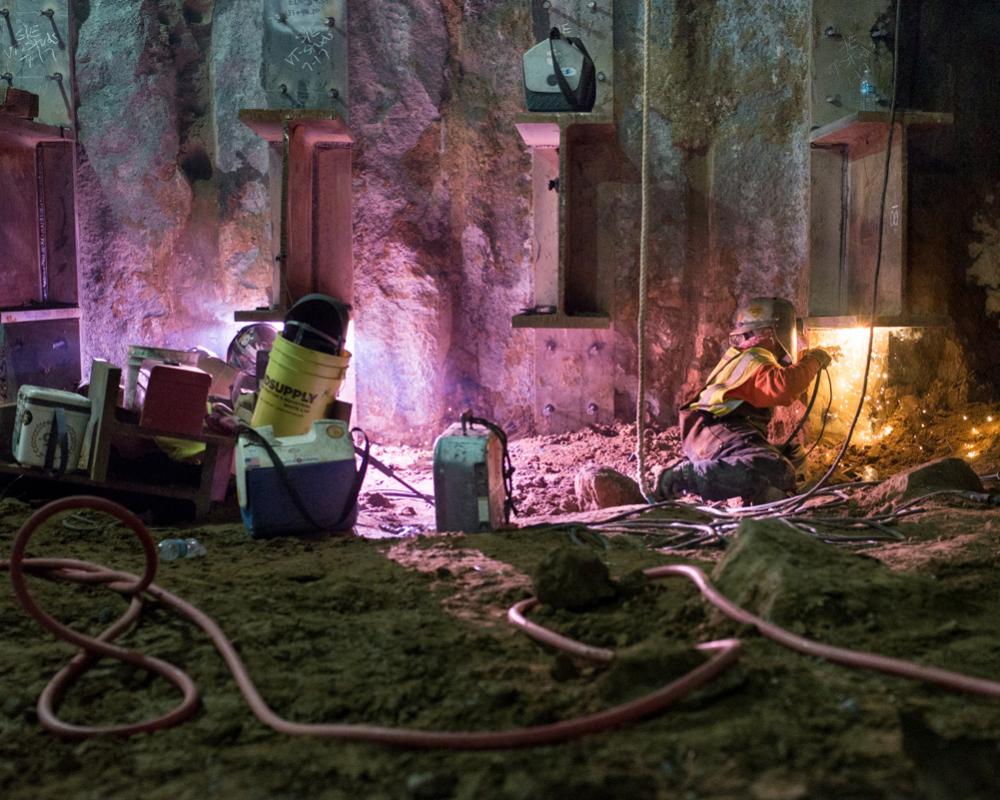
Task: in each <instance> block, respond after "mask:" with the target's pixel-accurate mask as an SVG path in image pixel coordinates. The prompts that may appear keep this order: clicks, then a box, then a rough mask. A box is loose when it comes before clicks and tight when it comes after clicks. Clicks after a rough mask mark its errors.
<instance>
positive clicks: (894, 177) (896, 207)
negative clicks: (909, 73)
mask: <svg viewBox="0 0 1000 800" xmlns="http://www.w3.org/2000/svg"><path fill="white" fill-rule="evenodd" d="M897 133H898V135H897V136H896V137H894V140H893V145H892V147H893V152H892V159H891V164H890V169H889V184H888V189H887V193H886V199H885V225H884V231H883V236H882V263H881V269H880V272H879V282H878V300H877V304H876V313H878V314H880V315H893V314H900V313H902V311H903V294H904V291H903V265H904V263H905V261H904V259H905V255H906V253H905V242H904V240H905V224H904V219H905V208H904V206H903V181H904V176H905V164H904V159H905V157H906V156H905V154H906V146H905V141H904V133H903V131H902V128H900V129H899V131H897ZM884 169H885V148H884V147H883V148H882V149H881V150H877V151H874V152H870V153H867V154H865V155H864V156H862V157H860V158H853V159H850V160H849V163H848V176H847V182H848V196H849V201H848V218H847V232H846V244H845V265H846V270H845V275H844V277H845V279H846V286H847V307H846V308H844V309H843V311H844V312H846V313H849V314H867V313H870V311H871V302H872V288H873V284H874V276H875V262H876V256H877V252H878V228H879V216H880V212H881V206H880V202H881V199H882V197H881V194H882V182H883V173H884Z"/></svg>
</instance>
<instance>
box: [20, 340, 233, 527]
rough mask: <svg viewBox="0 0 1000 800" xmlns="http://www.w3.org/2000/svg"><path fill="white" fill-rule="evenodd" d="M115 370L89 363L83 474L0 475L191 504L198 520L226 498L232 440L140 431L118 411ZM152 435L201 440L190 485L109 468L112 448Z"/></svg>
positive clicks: (29, 471) (27, 470) (33, 471)
mask: <svg viewBox="0 0 1000 800" xmlns="http://www.w3.org/2000/svg"><path fill="white" fill-rule="evenodd" d="M121 373H122V371H121V368H120V367H114V366H112V365H110V364H109V363H108V362H107V361H103V360H100V359H95V360H94V363H93V366H92V368H91V373H90V415H91V424H90V426H89V427H88V431H90V436H91V441H90V452H89V458H88V464H87V469H86V470H85V471H82V470H81V471H79V472H71V473H65V474H62V475H57V474H55V473H53V472H51V471H46V470H42V469H38V468H34V467H22V466H20V465H18V464H12V463H0V474H8V475H23V476H24V477H25V478H30V479H32V480H43V481H49V482H57V483H60V484H63V485H65V486H66V487H68V488H72V489H74V490H75V489H76V488H77V487H84V488H90V489H95V490H100V491H102V492H122V493H129V494H134V495H146V496H153V497H165V498H170V499H175V500H182V501H187V502H190V503H191V504H192V505H193V506H194V513H195V518H196V519H197V518H201V517H204V516H205V514H207V513H208V511H209V509H210V508H211V506H212V503H213V502H221V501H222V500H224V499H225V497H226V489H227V487H228V485H229V477H230V475H231V473H232V463H233V452H234V448H235V445H236V438H235V437H233V436H221V435H217V434H212V433H204V432H203V433H201V434H198V435H190V434H183V435H178V434H176V433H173V432H171V431H161V430H155V429H151V428H146V427H142V426H141V425H139V424H138V423H137V422H135V421H133V420H131V419H129V418H128V415H127V412H125V411H124V409H121V408H118V403H117V401H118V387H119V385H120V383H121ZM6 416H7V420H6V423H5V424H3V425H0V428H2V429H4V430H6V429H8V428H10V429H12V425H13V420H12V415H11V414H10V412H9V409H8V413H7V415H6ZM157 437H168V438H172V439H183V440H185V441H193V442H201V443H202V444H204V445H205V452H204V454H203V456H202V459H201V465H200V474H199V478H198V483H197V485H195V484H193V483H176V482H159V481H157V482H149V481H139V480H136V479H134V478H128V477H126V476H124V475H122V474H121V472H120V471H118V472H115V471H114V470H113V469H112V468H111V447H112V445H113V444H114V445H118V446H122V445H125V446H128V445H129V444H132V445H134V444H136V443H137V442H143V441H146V442H148V441H150V440H153V439H155V438H157Z"/></svg>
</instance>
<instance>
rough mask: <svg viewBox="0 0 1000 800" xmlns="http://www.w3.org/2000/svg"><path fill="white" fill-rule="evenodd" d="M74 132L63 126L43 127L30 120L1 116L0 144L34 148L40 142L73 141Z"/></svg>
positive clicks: (8, 115) (7, 115) (39, 123)
mask: <svg viewBox="0 0 1000 800" xmlns="http://www.w3.org/2000/svg"><path fill="white" fill-rule="evenodd" d="M73 139H74V136H73V130H72V129H71V128H67V127H63V126H62V125H43V124H42V123H41V122H33V121H32V120H30V119H24V118H22V117H15V116H12V115H10V114H0V142H14V143H17V144H20V145H21V146H29V147H30V146H34V145H36V144H38V143H39V142H65V141H70V142H71V141H73Z"/></svg>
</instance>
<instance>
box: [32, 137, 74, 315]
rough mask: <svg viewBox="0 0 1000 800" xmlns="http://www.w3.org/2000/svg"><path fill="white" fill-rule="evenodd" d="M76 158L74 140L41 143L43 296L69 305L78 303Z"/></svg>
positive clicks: (51, 300)
mask: <svg viewBox="0 0 1000 800" xmlns="http://www.w3.org/2000/svg"><path fill="white" fill-rule="evenodd" d="M75 159H76V155H75V145H74V144H73V143H71V142H59V143H54V142H48V143H42V144H40V145H38V170H39V181H38V184H39V189H40V201H41V202H40V204H39V209H40V219H39V224H40V247H41V250H40V254H41V263H42V266H43V267H44V271H43V275H42V283H43V297H42V298H41V299H42V300H44V301H46V302H51V303H66V304H70V305H75V304H76V302H77V281H76V203H75V190H74V172H75V170H76V163H75Z"/></svg>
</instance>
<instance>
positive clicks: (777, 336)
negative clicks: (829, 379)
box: [729, 297, 798, 362]
mask: <svg viewBox="0 0 1000 800" xmlns="http://www.w3.org/2000/svg"><path fill="white" fill-rule="evenodd" d="M767 328H770V329H771V330H772V331H774V340H775V341H776V342H777V343H778V345H779V346H780V347H781V349H782V350H784V351H785V353H786V354H787V355H788V357H789V358H790V359H791V360H792V361H793V362H794V361H795V356H796V350H797V342H798V336H797V322H796V319H795V306H794V305H792V303H791V302H789V301H788V300H785V299H784V298H781V297H754V298H752V299H750V300H747V301H746V302H745V303H743V304H742V305H741V306H740V307H739V308H738V309H737V311H736V319H735V320H734V321H733V329H732V330H731V331H730V332H729V335H730V336H731V337H734V338H739V339H742V338H744V337H745V336H746V335H747V334H752V333H754V332H755V331H763V330H765V329H767Z"/></svg>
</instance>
